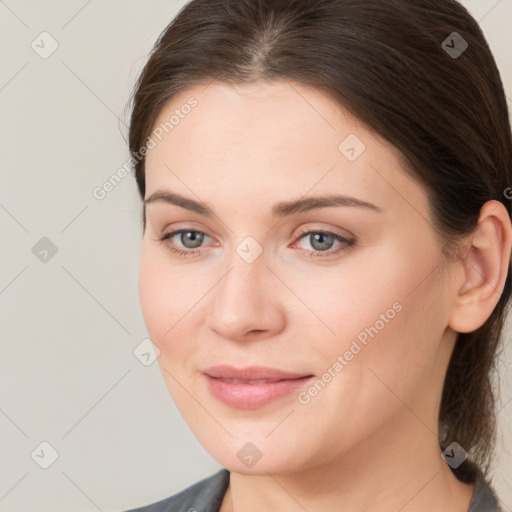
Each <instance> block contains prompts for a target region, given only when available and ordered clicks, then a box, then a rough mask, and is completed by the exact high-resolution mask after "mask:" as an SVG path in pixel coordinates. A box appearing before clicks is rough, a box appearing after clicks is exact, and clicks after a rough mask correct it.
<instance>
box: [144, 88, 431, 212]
mask: <svg viewBox="0 0 512 512" xmlns="http://www.w3.org/2000/svg"><path fill="white" fill-rule="evenodd" d="M191 105H193V106H191ZM170 120H172V122H170ZM159 128H160V132H159V133H160V136H159V137H155V136H153V139H154V140H155V142H156V146H155V147H154V148H153V149H152V150H151V151H150V152H149V153H148V155H147V157H146V191H147V193H146V197H147V196H148V195H150V194H151V193H152V192H154V191H155V190H156V189H157V188H159V187H161V186H165V185H168V186H169V187H172V188H176V187H178V188H179V189H180V190H181V191H187V188H188V189H189V190H188V192H190V191H191V190H192V191H194V190H197V191H205V193H208V194H209V195H210V196H219V197H224V198H225V197H226V194H228V193H233V192H235V191H236V192H237V195H238V196H240V197H242V196H244V194H246V195H247V197H248V198H249V197H250V198H252V199H253V198H254V195H255V194H257V193H261V194H263V195H262V196H261V199H264V197H265V196H269V195H271V194H275V196H276V197H275V198H277V196H281V197H282V196H284V195H286V196H291V195H293V196H298V197H300V196H303V195H305V194H307V193H308V192H309V191H312V192H313V188H314V189H315V190H314V192H330V191H333V190H336V191H337V192H340V193H346V194H352V195H354V196H356V197H357V195H364V197H363V199H367V200H370V201H372V202H375V203H376V204H385V203H390V202H393V201H394V203H395V205H399V203H400V202H401V203H405V204H402V205H401V206H402V207H406V208H407V206H406V205H407V201H404V197H402V199H400V196H405V197H410V198H413V199H412V200H413V201H416V203H413V204H417V205H418V208H421V207H422V205H423V207H425V208H426V207H427V204H426V195H425V192H424V191H423V189H422V188H421V187H420V186H419V185H418V183H417V182H416V181H415V180H412V178H411V177H410V176H409V175H407V174H406V173H405V171H404V170H403V168H402V166H401V161H402V160H401V158H400V156H401V155H400V153H399V152H398V150H397V149H396V148H395V147H394V146H392V145H391V144H390V143H389V142H387V141H386V140H385V139H383V138H382V137H380V136H379V135H378V134H376V133H375V132H373V131H372V130H370V129H368V128H366V127H365V126H364V125H363V123H361V122H360V121H359V120H358V119H357V118H355V117H354V116H352V115H351V114H350V113H349V112H348V111H347V110H346V109H344V108H343V107H342V106H340V105H339V104H337V103H336V102H334V101H333V100H332V99H330V98H329V97H328V96H327V95H325V94H323V93H322V92H321V91H318V90H316V89H314V88H311V87H308V86H304V85H303V84H297V83H291V82H287V81H277V82H272V83H268V82H259V83H255V84H250V85H237V86H230V85H227V84H224V83H220V82H215V81H214V82H211V83H210V84H204V85H200V86H195V87H191V88H189V89H187V90H184V91H182V92H181V93H179V94H177V95H176V96H174V97H173V98H172V99H171V101H170V102H168V104H167V105H166V106H165V107H164V108H163V109H162V111H161V112H160V114H159V116H158V118H157V120H156V123H155V126H154V131H153V133H155V130H158V129H159ZM159 138H160V139H161V140H159ZM347 141H348V142H347ZM347 144H348V146H353V147H354V149H355V155H354V151H353V152H352V153H350V152H349V153H348V154H347V153H346V151H347V149H349V150H350V149H351V148H350V147H347ZM359 153H360V154H359ZM354 156H356V158H355V159H354V158H353V157H354ZM184 185H185V187H184ZM221 192H222V194H221ZM286 198H288V197H286ZM286 198H285V199H286ZM410 207H411V206H410V204H409V206H408V208H410ZM425 211H426V210H425Z"/></svg>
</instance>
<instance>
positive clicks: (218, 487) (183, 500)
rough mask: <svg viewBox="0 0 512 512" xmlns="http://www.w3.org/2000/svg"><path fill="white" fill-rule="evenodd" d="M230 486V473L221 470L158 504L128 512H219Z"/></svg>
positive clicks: (128, 511)
mask: <svg viewBox="0 0 512 512" xmlns="http://www.w3.org/2000/svg"><path fill="white" fill-rule="evenodd" d="M228 484H229V471H228V470H227V469H224V468H222V469H220V470H219V471H218V472H217V473H215V474H213V475H211V476H209V477H206V478H203V479H202V480H199V482H196V483H195V484H193V485H191V486H190V487H187V488H186V489H183V490H182V491H180V492H178V493H176V494H173V495H172V496H170V497H169V498H165V499H163V500H161V501H158V502H156V503H152V504H150V505H146V506H144V507H141V508H137V509H132V510H127V511H126V512H218V510H219V508H220V504H221V503H222V498H223V497H224V494H225V492H226V489H227V487H228Z"/></svg>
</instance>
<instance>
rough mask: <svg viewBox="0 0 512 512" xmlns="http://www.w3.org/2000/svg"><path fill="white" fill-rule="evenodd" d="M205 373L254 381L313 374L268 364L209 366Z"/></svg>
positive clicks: (237, 379) (271, 380) (222, 377)
mask: <svg viewBox="0 0 512 512" xmlns="http://www.w3.org/2000/svg"><path fill="white" fill-rule="evenodd" d="M204 373H205V374H206V375H208V376H210V377H213V378H215V379H223V380H231V381H238V382H254V383H258V381H260V382H278V381H280V380H292V379H300V378H302V377H308V376H310V375H311V374H306V373H295V372H288V371H284V370H280V369H277V368H268V367H266V366H250V367H248V368H241V369H237V368H234V367H233V366H228V365H220V366H211V367H210V368H207V369H206V370H205V371H204Z"/></svg>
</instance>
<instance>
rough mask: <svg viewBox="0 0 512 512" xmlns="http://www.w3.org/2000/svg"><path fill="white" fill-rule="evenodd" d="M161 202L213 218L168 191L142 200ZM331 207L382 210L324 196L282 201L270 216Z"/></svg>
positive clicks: (358, 201) (202, 206)
mask: <svg viewBox="0 0 512 512" xmlns="http://www.w3.org/2000/svg"><path fill="white" fill-rule="evenodd" d="M156 202H163V203H168V204H174V205H176V206H180V207H181V208H185V209H186V210H189V211H192V212H195V213H198V214H200V215H204V216H205V217H213V216H214V212H213V209H212V208H211V207H210V206H208V205H207V204H206V203H202V202H199V201H195V200H194V199H190V198H187V197H183V196H181V195H179V194H176V193H174V192H171V191H169V190H157V191H156V192H154V193H153V194H151V195H150V196H149V197H148V198H147V199H144V208H145V206H146V205H147V204H150V203H156ZM332 206H356V207H360V208H367V209H370V210H374V211H376V212H382V211H383V210H382V208H380V207H379V206H376V205H374V204H372V203H369V202H367V201H362V200H361V199H357V198H355V197H351V196H346V195H326V196H323V195H322V196H314V197H306V198H304V199H298V200H296V201H284V202H281V203H277V204H275V205H274V206H273V207H272V215H273V216H274V217H286V216H289V215H293V214H295V213H304V212H309V211H311V210H318V209H320V208H327V207H332Z"/></svg>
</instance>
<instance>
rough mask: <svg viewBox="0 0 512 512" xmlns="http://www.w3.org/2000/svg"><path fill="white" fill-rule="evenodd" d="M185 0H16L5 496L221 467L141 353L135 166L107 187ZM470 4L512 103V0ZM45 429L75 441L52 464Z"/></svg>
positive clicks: (164, 486)
mask: <svg viewBox="0 0 512 512" xmlns="http://www.w3.org/2000/svg"><path fill="white" fill-rule="evenodd" d="M184 3H185V2H183V1H181V0H180V1H169V0H168V1H162V0H152V1H150V2H143V1H134V0H128V1H127V0H124V1H120V0H115V1H114V0H111V1H103V2H100V1H99V0H89V1H85V0H72V1H70V0H67V1H64V0H60V1H58V0H52V1H48V2H36V1H28V0H6V1H1V0H0V55H1V63H2V65H1V67H0V120H1V122H0V127H1V136H0V154H1V164H0V173H1V187H0V236H1V255H2V259H1V261H2V264H1V266H0V322H1V324H0V325H1V329H2V339H1V354H0V365H1V366H0V436H1V444H0V460H1V462H2V463H1V464H0V511H13V512H15V511H33V510H38V511H40V512H44V511H54V512H57V511H69V510H73V511H94V510H101V511H105V512H107V511H119V510H124V509H128V508H132V507H135V506H138V505H142V504H146V503H150V502H153V501H156V500H158V499H161V498H164V497H167V496H169V495H170V494H172V493H174V492H177V491H178V490H180V489H182V488H184V487H185V486H187V485H190V484H191V483H193V482H195V481H197V480H198V479H200V478H203V477H205V476H207V475H210V474H212V473H213V472H214V471H216V470H217V469H218V468H219V467H220V466H219V465H218V464H217V462H216V461H214V460H213V459H212V458H211V457H210V456H209V455H208V454H207V453H206V452H205V451H204V450H203V448H202V447H201V446H200V445H199V443H198V442H197V441H196V440H195V438H194V437H193V436H192V434H191V433H190V432H189V430H188V427H187V426H186V425H185V423H184V421H183V420H182V419H181V416H180V415H179V413H178V412H177V410H176V408H175V406H174V404H173V402H172V400H171V398H170V396H169V395H168V392H167V388H166V387H165V384H164V382H163V379H162V377H161V375H160V371H159V368H158V365H157V363H156V362H155V363H154V364H152V365H149V366H145V365H144V364H142V363H141V361H140V360H139V359H137V358H136V357H135V355H134V353H133V351H134V349H135V348H136V347H137V346H138V345H139V344H140V343H141V342H142V341H143V340H144V339H145V338H146V337H147V332H146V329H145V325H144V320H143V317H142V314H141V312H140V307H139V299H138V292H137V278H138V263H139V252H140V238H141V232H142V230H141V221H140V208H141V204H140V200H139V197H138V194H137V191H136V186H135V181H134V179H133V178H132V177H130V176H128V177H127V178H125V179H124V180H123V181H122V182H121V183H119V185H117V187H115V189H113V190H112V191H111V192H110V193H109V194H107V196H106V197H105V198H104V199H103V200H98V199H96V198H95V197H94V196H93V190H94V189H95V187H98V186H101V185H102V184H103V183H104V182H105V181H107V180H108V179H109V178H110V176H111V175H112V174H114V173H115V172H116V171H117V169H119V168H120V167H122V165H123V164H124V163H125V162H126V160H127V158H128V151H127V147H126V143H125V139H124V137H125V136H126V133H127V129H126V124H125V123H126V122H127V120H128V116H127V112H126V111H125V107H126V104H127V101H128V98H129V94H130V92H131V90H132V86H133V83H134V81H135V78H136V77H137V75H138V73H139V71H140V70H141V68H142V66H143V64H144V62H145V59H146V56H147V53H148V52H149V50H150V49H151V47H152V45H153V43H154V42H155V40H156V38H157V36H158V35H159V33H160V32H161V30H162V29H163V28H164V27H165V26H166V25H167V24H168V22H169V21H170V20H171V19H172V18H173V16H174V15H175V14H176V12H177V11H178V9H179V8H180V7H181V6H182V5H184ZM463 3H464V4H465V5H466V6H467V7H468V8H469V9H470V11H471V12H472V14H473V15H474V16H475V17H476V19H477V20H479V22H480V23H481V26H482V28H483V30H484V33H485V35H486V37H487V38H488V41H489V43H490V45H491V48H492V50H493V52H494V54H495V56H496V59H497V61H498V65H499V67H500V69H501V72H502V75H503V79H504V81H505V86H506V90H507V95H508V97H509V104H510V106H511V108H512V56H511V52H510V47H511V43H512V36H511V34H510V22H511V21H512V0H500V1H497V0H489V1H487V0H471V1H469V0H466V1H464V2H463ZM43 31H46V32H48V33H49V34H50V35H51V38H53V39H54V40H55V41H57V43H58V48H57V50H56V51H55V52H54V53H53V54H52V55H50V56H49V57H48V58H46V59H43V58H41V57H40V55H39V54H38V53H36V51H34V49H33V48H32V47H31V44H32V42H33V41H35V43H34V45H39V47H38V51H39V52H45V51H46V52H47V51H49V49H51V44H52V40H51V39H50V38H49V36H40V34H41V32H43ZM41 39H42V40H43V42H41ZM440 44H441V41H440ZM43 237H47V238H48V239H49V240H50V241H51V244H53V246H55V248H56V250H57V252H56V254H54V255H52V252H51V251H52V249H51V247H50V245H49V243H48V241H45V240H43V241H41V239H42V238H43ZM36 244H38V245H36ZM34 246H36V249H37V250H39V251H44V250H45V249H47V250H48V251H49V252H48V254H46V255H45V253H44V252H41V253H39V254H38V251H37V250H36V249H33V248H34ZM34 253H36V254H34ZM44 257H46V260H47V261H46V262H44V261H41V260H40V258H44ZM509 324H510V322H509ZM510 332H511V331H510V327H508V329H507V333H510ZM509 340H510V334H507V342H508V341H509ZM511 359H512V350H511V348H510V343H509V342H508V345H507V349H506V351H505V353H504V354H503V355H502V356H501V360H500V369H501V391H502V397H501V402H500V404H501V405H500V408H501V410H500V414H499V425H500V438H499V441H498V453H499V455H500V458H499V460H497V461H496V467H495V477H494V480H493V482H494V485H495V488H496V489H497V491H498V493H499V494H500V496H501V498H502V500H503V502H504V503H503V508H504V510H508V511H511V510H512V478H511V477H510V475H512V456H511V454H510V446H511V442H510V441H511V440H512V420H511V416H512V401H510V400H511V399H512V377H511V372H510V364H511V363H510V361H511ZM509 401H510V402H509ZM43 441H45V442H47V443H49V444H50V445H51V446H52V447H53V448H54V449H55V450H56V451H57V453H58V457H57V459H56V460H55V462H53V464H51V465H50V466H49V467H48V468H47V469H43V468H42V467H40V464H43V465H44V464H45V462H46V463H48V462H49V461H51V460H50V457H51V449H49V448H48V447H45V445H43V446H41V443H42V442H43ZM31 454H32V455H31Z"/></svg>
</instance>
